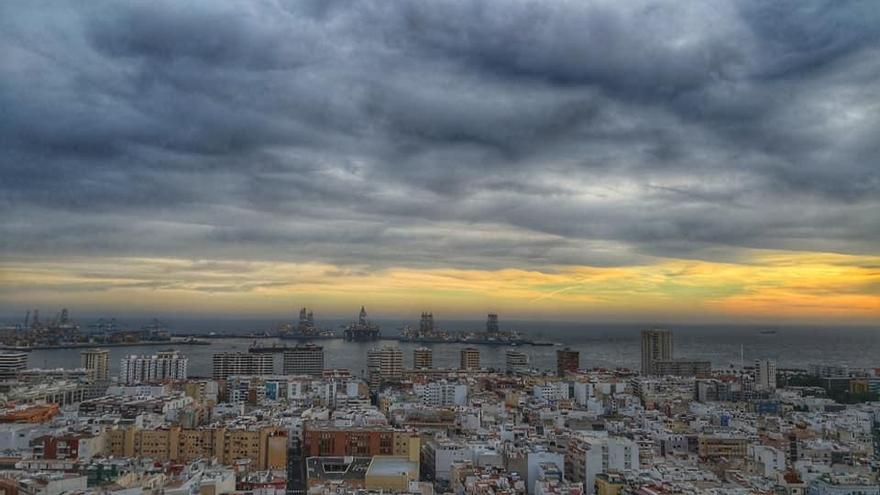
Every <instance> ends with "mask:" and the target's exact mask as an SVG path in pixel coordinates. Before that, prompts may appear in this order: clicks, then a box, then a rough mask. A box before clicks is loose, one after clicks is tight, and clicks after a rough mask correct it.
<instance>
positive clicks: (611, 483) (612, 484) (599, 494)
mask: <svg viewBox="0 0 880 495" xmlns="http://www.w3.org/2000/svg"><path fill="white" fill-rule="evenodd" d="M624 486H625V483H624V481H623V477H622V476H620V475H619V474H617V473H599V474H597V475H596V495H619V494H620V490H622V489H623V487H624Z"/></svg>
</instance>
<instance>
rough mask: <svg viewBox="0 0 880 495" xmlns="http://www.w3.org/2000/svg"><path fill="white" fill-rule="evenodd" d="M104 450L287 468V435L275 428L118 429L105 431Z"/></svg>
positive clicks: (121, 454) (114, 453) (167, 458)
mask: <svg viewBox="0 0 880 495" xmlns="http://www.w3.org/2000/svg"><path fill="white" fill-rule="evenodd" d="M106 449H107V452H106V453H107V454H108V455H112V456H117V457H149V458H151V459H154V460H157V461H163V462H164V461H180V462H191V461H195V460H198V459H210V458H216V459H217V460H218V461H219V462H220V463H221V464H227V465H229V464H233V463H235V461H237V460H239V459H250V460H251V461H252V462H253V463H254V465H255V467H256V469H260V470H263V469H285V468H286V467H287V432H286V431H285V430H283V429H280V428H278V427H275V426H262V427H258V428H255V429H253V430H244V429H227V428H204V429H186V430H185V429H181V428H180V427H172V428H160V429H155V430H143V429H140V428H136V427H129V428H117V429H112V430H109V431H108V432H107V443H106Z"/></svg>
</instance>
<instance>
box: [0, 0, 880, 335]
mask: <svg viewBox="0 0 880 495" xmlns="http://www.w3.org/2000/svg"><path fill="white" fill-rule="evenodd" d="M878 15H880V10H878V9H876V8H874V7H873V6H872V5H871V4H869V3H845V4H822V3H815V2H799V3H787V4H785V5H784V6H778V5H774V4H772V3H766V2H758V1H754V2H752V1H745V2H739V3H736V4H728V5H718V4H717V3H713V2H687V3H665V4H657V3H655V2H652V1H648V0H644V1H642V0H640V1H629V2H603V1H597V2H568V3H567V2H561V3H552V4H550V3H544V2H533V1H525V0H524V1H519V2H501V1H488V2H480V3H478V4H477V3H469V2H431V3H430V4H419V3H409V2H391V3H388V2H378V1H366V2H358V3H344V2H317V3H315V2H294V3H292V4H284V3H276V2H241V3H236V2H231V3H225V4H222V5H218V4H216V3H214V2H204V3H201V2H189V3H187V4H179V3H175V2H156V3H150V4H111V3H100V2H98V3H88V4H77V5H65V6H50V5H48V4H40V3H23V2H8V3H4V4H2V5H0V27H2V29H0V32H2V33H3V34H2V35H0V54H2V57H0V60H2V62H0V67H2V69H3V73H4V78H3V83H2V84H0V99H2V101H3V102H4V105H3V106H4V117H3V119H2V123H0V143H2V144H3V146H2V150H0V170H2V179H3V180H0V208H2V210H3V212H4V215H3V220H0V239H2V241H0V315H3V316H4V317H6V318H16V319H20V318H21V317H23V315H24V312H25V311H26V310H28V309H33V308H45V309H46V310H48V311H50V312H51V311H52V310H53V308H58V309H60V308H62V307H68V308H71V309H72V310H74V311H75V312H76V313H77V314H94V315H100V314H111V315H156V316H160V317H166V316H168V315H172V316H173V315H183V316H188V317H200V316H201V317H204V316H210V315H220V316H223V317H234V316H266V317H282V316H286V315H290V317H291V318H292V317H293V316H294V311H295V310H296V309H298V308H299V307H302V306H308V307H314V308H315V309H316V311H317V312H318V313H320V314H322V315H332V316H335V317H342V316H344V315H349V314H351V315H354V314H356V311H357V308H359V307H360V306H361V305H366V306H367V307H368V308H372V311H373V314H375V315H377V316H380V317H381V316H384V317H394V318H400V317H406V318H416V317H417V316H416V315H418V314H419V313H420V312H421V311H423V310H430V311H433V312H435V313H436V314H437V315H438V318H439V319H443V318H446V319H449V320H453V319H478V318H481V317H482V315H485V314H486V313H487V312H498V313H501V314H502V315H504V318H505V319H509V320H514V319H528V320H542V319H548V320H549V319H553V320H560V321H585V322H658V323H663V324H667V323H669V324H674V323H695V322H708V323H724V322H730V323H758V324H819V325H876V324H877V322H878V316H880V249H878V246H880V167H878V166H877V144H876V136H877V135H880V121H878V119H877V117H876V115H878V112H877V110H878V103H877V102H878V101H880V86H878V84H877V83H876V81H877V80H878V78H880V64H878V60H880V57H877V48H876V40H877V39H880V31H878V29H877V26H880V17H878ZM19 315H21V316H19ZM410 315H412V316H410ZM439 315H442V316H439ZM0 323H6V322H5V321H0Z"/></svg>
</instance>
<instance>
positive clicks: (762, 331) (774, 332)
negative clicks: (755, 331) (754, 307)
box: [759, 330, 778, 335]
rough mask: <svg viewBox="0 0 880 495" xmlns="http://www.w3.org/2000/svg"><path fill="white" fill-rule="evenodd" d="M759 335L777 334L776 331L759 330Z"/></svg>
mask: <svg viewBox="0 0 880 495" xmlns="http://www.w3.org/2000/svg"><path fill="white" fill-rule="evenodd" d="M759 333H760V334H761V335H776V334H777V333H778V332H777V331H776V330H761V331H760V332H759Z"/></svg>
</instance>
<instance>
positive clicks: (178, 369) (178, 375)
mask: <svg viewBox="0 0 880 495" xmlns="http://www.w3.org/2000/svg"><path fill="white" fill-rule="evenodd" d="M188 362H189V359H188V358H187V357H186V356H183V355H181V354H180V353H179V352H177V351H162V352H159V353H157V354H154V355H152V356H137V355H131V356H127V357H124V358H122V362H121V366H120V369H119V380H120V381H121V382H122V383H124V384H126V385H137V384H141V383H158V382H163V381H165V380H186V377H187V373H186V366H187V363H188Z"/></svg>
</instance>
